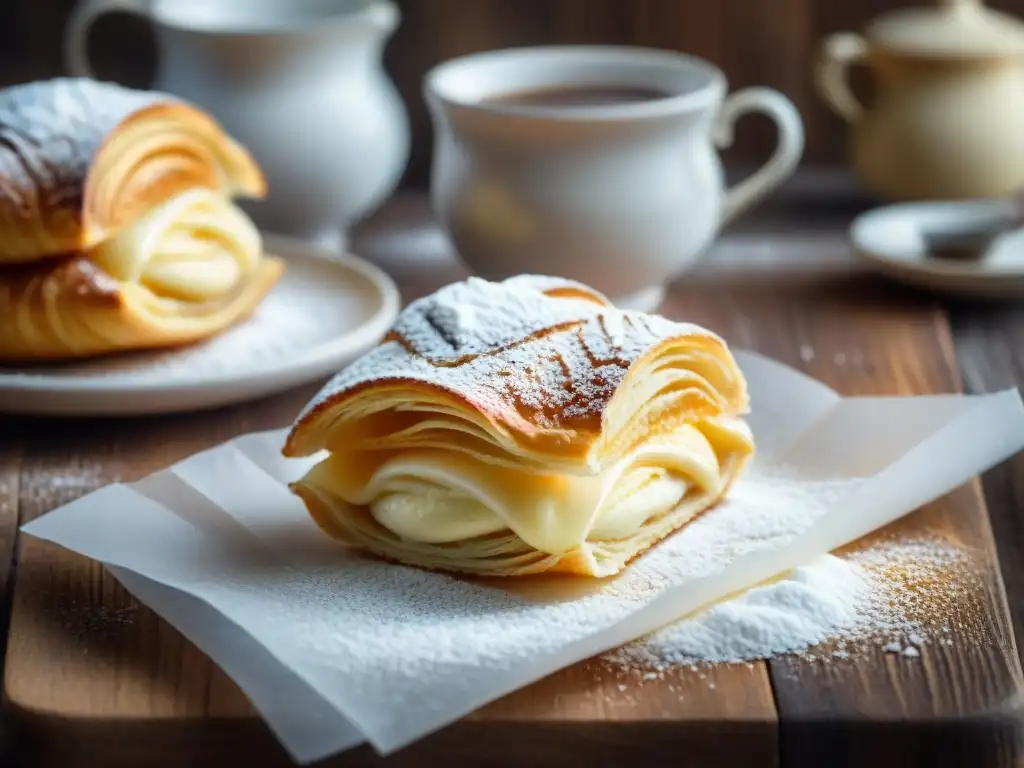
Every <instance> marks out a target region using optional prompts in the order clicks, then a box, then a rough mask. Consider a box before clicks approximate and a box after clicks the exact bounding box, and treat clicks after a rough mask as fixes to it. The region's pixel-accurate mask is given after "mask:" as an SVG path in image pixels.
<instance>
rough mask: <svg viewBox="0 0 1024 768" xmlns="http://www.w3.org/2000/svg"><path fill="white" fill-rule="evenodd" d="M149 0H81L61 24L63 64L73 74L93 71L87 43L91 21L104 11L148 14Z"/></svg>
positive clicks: (91, 73) (81, 74)
mask: <svg viewBox="0 0 1024 768" xmlns="http://www.w3.org/2000/svg"><path fill="white" fill-rule="evenodd" d="M148 11H149V0H80V2H79V3H78V4H77V5H76V6H75V10H74V11H73V12H72V13H71V18H69V19H68V24H67V26H66V27H65V28H64V64H65V66H66V67H67V68H68V72H69V73H70V74H71V75H72V76H73V77H91V78H93V79H96V73H95V72H94V71H93V69H92V65H91V64H90V63H89V52H88V48H87V43H88V40H89V28H90V27H91V26H92V23H93V22H94V21H96V19H98V18H99V17H100V16H102V15H103V14H105V13H131V14H135V15H136V16H142V17H144V18H148V16H149V13H148Z"/></svg>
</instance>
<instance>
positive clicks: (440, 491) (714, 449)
mask: <svg viewBox="0 0 1024 768" xmlns="http://www.w3.org/2000/svg"><path fill="white" fill-rule="evenodd" d="M747 407H748V397H747V389H746V382H745V380H744V378H743V375H742V373H741V372H740V370H739V368H738V366H737V365H736V362H735V360H734V358H733V357H732V355H731V353H730V352H729V350H728V348H727V347H726V345H725V343H724V342H723V341H722V340H721V339H720V338H718V337H717V336H715V335H714V334H712V333H710V332H709V331H706V330H704V329H702V328H700V327H698V326H695V325H690V324H684V323H674V322H670V321H668V320H665V319H664V318H661V317H657V316H651V315H645V314H642V313H636V312H623V311H620V310H618V309H616V308H615V307H613V306H611V304H610V303H609V302H608V301H607V299H605V298H604V297H603V296H601V295H600V294H598V293H597V292H595V291H593V290H592V289H590V288H588V287H586V286H583V285H580V284H578V283H573V282H570V281H567V280H562V279H559V278H550V277H536V276H523V277H517V278H513V279H511V280H506V281H504V282H502V283H490V282H487V281H484V280H480V279H476V278H471V279H469V280H468V281H466V282H463V283H457V284H454V285H451V286H448V287H447V288H444V289H442V290H441V291H439V292H438V293H436V294H434V295H432V296H429V297H426V298H424V299H420V300H418V301H415V302H413V303H412V304H410V305H409V306H408V307H407V308H406V309H405V310H404V311H403V312H402V313H401V315H399V318H398V320H397V322H396V324H395V327H394V328H393V330H392V331H391V333H390V334H389V335H388V336H387V337H386V338H385V340H384V342H383V343H382V344H381V345H380V346H378V347H377V348H375V349H374V350H373V351H371V352H370V353H368V354H367V355H365V356H364V357H362V358H361V359H360V360H358V361H357V362H356V363H354V364H353V365H352V366H351V367H349V368H348V369H346V370H345V371H343V372H341V373H340V374H338V376H336V377H335V378H334V379H333V380H332V381H331V382H330V383H329V384H328V385H327V386H326V387H325V388H324V389H323V390H322V391H321V392H320V393H319V394H318V395H317V396H316V397H315V398H314V399H313V400H312V402H310V403H309V405H307V407H306V408H305V409H304V410H303V412H302V413H301V414H300V416H299V418H298V420H297V421H296V423H295V425H294V427H293V428H292V430H291V433H290V434H289V436H288V439H287V441H286V444H285V448H284V452H285V455H288V456H308V455H313V454H315V453H317V452H320V451H326V452H327V453H326V457H325V458H324V459H323V460H322V461H320V462H319V463H318V464H316V465H315V466H314V467H313V468H312V469H311V470H310V471H309V472H308V473H307V474H306V475H305V476H304V477H303V478H301V479H300V480H298V481H297V482H295V483H294V484H293V485H292V488H293V490H294V491H295V492H296V493H297V494H298V495H299V496H300V497H301V498H302V499H303V501H304V502H305V503H306V506H307V508H308V509H309V512H310V514H311V515H312V517H313V518H314V520H315V521H316V522H317V523H318V524H319V525H320V527H321V528H322V529H323V530H324V531H326V532H327V533H328V534H330V535H331V536H333V537H335V538H337V539H340V540H341V541H343V542H347V543H349V544H352V545H356V546H358V547H361V548H363V549H365V550H368V551H370V552H372V553H375V554H377V555H379V556H382V557H385V558H388V559H392V560H397V561H400V562H403V563H408V564H412V565H417V566H421V567H426V568H434V569H442V570H451V571H462V572H468V573H477V574H486V575H495V576H509V575H519V574H528V573H539V572H545V571H561V572H569V573H578V574H585V575H591V576H598V577H601V576H608V575H611V574H614V573H616V572H618V571H619V570H621V569H622V568H623V566H624V565H625V564H626V563H627V562H628V561H629V560H630V559H631V558H633V557H635V556H636V555H638V554H640V553H641V552H643V551H645V550H646V549H647V548H649V547H650V546H651V545H653V544H654V543H656V542H657V541H659V540H660V539H662V538H664V537H665V536H667V535H668V534H670V533H671V532H673V531H675V530H676V529H678V528H679V527H681V526H682V525H684V524H685V523H686V522H687V521H689V520H690V519H692V518H693V517H694V516H695V515H697V514H700V513H701V512H703V511H704V510H706V509H707V508H709V507H710V506H711V505H713V504H714V503H715V502H716V501H717V500H718V499H720V498H721V497H722V495H723V494H724V493H725V492H726V490H727V489H728V487H729V485H730V483H731V482H732V481H733V480H734V479H735V477H736V476H737V474H738V473H739V471H740V470H741V468H742V466H743V465H744V463H745V462H746V460H747V459H748V458H749V456H750V455H751V454H752V452H753V450H754V444H753V438H752V436H751V434H750V431H749V429H748V428H747V426H746V424H745V422H744V421H743V420H742V415H743V414H744V413H745V412H746V411H747Z"/></svg>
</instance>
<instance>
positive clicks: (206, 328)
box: [0, 80, 284, 362]
mask: <svg viewBox="0 0 1024 768" xmlns="http://www.w3.org/2000/svg"><path fill="white" fill-rule="evenodd" d="M264 193H265V185H264V182H263V176H262V173H261V172H260V169H259V167H258V166H257V165H256V163H255V162H254V161H253V159H252V158H251V157H250V156H249V155H248V153H247V152H246V151H245V150H244V149H242V148H241V147H240V146H239V145H238V144H236V143H235V142H234V141H233V140H232V139H231V138H230V137H228V136H227V135H226V134H225V133H224V132H223V131H222V130H221V128H220V127H219V126H218V125H217V124H216V123H215V122H214V121H213V120H212V119H211V118H210V117H208V116H206V115H205V114H204V113H202V112H201V111H199V110H197V109H195V108H194V107H190V106H188V105H185V104H183V103H180V102H178V101H176V100H174V99H173V98H171V97H169V96H163V95H161V94H154V93H147V92H139V91H131V90H128V89H125V88H121V87H120V86H115V85H107V84H102V83H96V82H93V81H89V80H53V81H49V82H43V83H31V84H29V85H24V86H17V87H14V88H10V89H8V90H6V91H2V92H0V361H5V362H14V361H19V362H20V361H36V360H61V359H74V358H83V357H90V356H94V355H100V354H105V353H110V352H117V351H122V350H130V349H150V348H157V347H166V346H174V345H180V344H186V343H189V342H193V341H196V340H199V339H203V338H205V337H207V336H210V335H212V334H214V333H217V332H219V331H222V330H224V329H225V328H227V327H229V326H230V325H231V324H233V323H234V322H236V321H237V320H239V319H240V318H243V317H245V316H247V315H248V314H250V313H251V312H252V311H253V310H254V309H255V308H256V306H257V305H258V304H259V302H260V301H261V300H262V299H263V298H264V296H266V294H267V292H268V291H269V290H270V289H271V288H272V287H273V285H274V284H275V283H276V282H277V280H278V279H279V278H280V276H281V274H282V272H283V270H284V268H283V264H282V262H281V261H279V260H278V259H276V258H274V257H272V256H267V255H265V254H264V253H263V243H262V238H261V237H260V234H259V232H258V231H257V229H256V227H255V226H254V225H253V223H252V222H251V221H250V220H249V219H248V217H246V215H245V214H244V213H243V212H242V211H241V209H239V208H238V207H236V206H235V205H234V204H233V202H232V200H231V197H232V196H235V195H237V196H245V197H259V196H262V195H263V194H264Z"/></svg>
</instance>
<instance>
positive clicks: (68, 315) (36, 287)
mask: <svg viewBox="0 0 1024 768" xmlns="http://www.w3.org/2000/svg"><path fill="white" fill-rule="evenodd" d="M283 271H284V265H283V263H282V262H281V261H280V260H279V259H277V258H274V257H273V256H268V255H265V254H264V253H263V242H262V238H261V237H260V233H259V231H258V230H257V229H256V227H255V226H254V225H253V223H252V222H251V221H250V220H249V219H248V218H247V217H246V216H245V214H244V213H242V211H240V210H239V209H238V208H236V207H235V206H234V205H232V203H231V201H230V200H227V199H226V198H224V197H223V196H222V195H220V194H219V193H217V192H213V191H211V190H208V189H204V188H202V187H197V188H194V189H189V190H187V191H185V192H182V193H180V194H178V195H176V196H174V197H172V198H171V199H170V200H168V201H166V202H165V203H163V204H161V205H159V206H157V207H156V208H155V209H153V210H152V211H150V212H149V213H147V214H145V215H144V216H143V217H142V218H140V219H137V220H136V221H135V222H134V223H133V224H132V225H131V226H129V227H127V228H125V229H124V230H122V231H121V232H120V233H119V234H118V235H117V236H116V237H114V238H111V239H110V240H105V241H104V242H102V243H100V244H99V245H97V246H95V247H94V248H92V249H91V250H89V251H87V252H85V253H82V254H75V255H70V256H63V257H58V258H53V259H47V260H45V261H37V262H32V263H29V264H22V265H17V266H8V267H5V268H0V319H2V322H0V360H8V361H27V360H54V359H67V358H81V357H90V356H94V355H100V354H104V353H108V352H114V351H120V350H129V349H150V348H157V347H167V346H175V345H180V344H186V343H189V342H193V341H196V340H199V339H203V338H206V337H207V336H210V335H212V334H214V333H217V332H219V331H221V330H223V329H225V328H227V327H228V326H230V325H232V324H233V323H234V322H236V321H237V320H239V319H240V318H242V317H245V316H247V315H249V314H250V313H251V312H252V311H253V310H254V309H255V308H256V306H257V305H258V304H259V303H260V301H261V300H262V299H263V297H264V296H266V294H267V292H268V291H269V290H270V289H271V288H272V287H273V286H274V284H275V283H276V282H277V280H278V279H279V278H280V277H281V274H282V273H283Z"/></svg>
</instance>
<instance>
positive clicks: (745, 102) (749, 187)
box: [714, 88, 804, 226]
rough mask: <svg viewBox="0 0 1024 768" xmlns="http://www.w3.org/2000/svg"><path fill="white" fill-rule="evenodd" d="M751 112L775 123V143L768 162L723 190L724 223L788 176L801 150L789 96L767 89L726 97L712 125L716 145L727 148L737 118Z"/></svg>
mask: <svg viewBox="0 0 1024 768" xmlns="http://www.w3.org/2000/svg"><path fill="white" fill-rule="evenodd" d="M752 111H756V112H763V113H765V114H766V115H768V116H769V117H770V118H771V119H772V120H773V121H774V122H775V124H776V125H777V126H778V129H779V140H778V144H777V145H776V147H775V152H774V153H772V156H771V157H770V158H769V160H768V162H767V163H765V164H764V165H763V166H761V168H759V169H758V170H757V171H755V172H754V173H752V174H751V175H750V176H748V177H747V178H745V179H743V181H741V182H739V183H738V184H736V185H735V186H734V187H733V188H732V189H730V190H729V191H728V192H726V194H725V204H724V206H723V210H722V221H721V224H722V225H723V226H724V225H725V224H728V223H729V222H730V221H732V220H733V219H734V218H736V216H738V215H739V214H740V213H742V212H743V211H745V210H746V209H747V208H749V207H750V206H752V205H753V204H754V203H756V202H757V201H758V200H760V199H761V198H763V197H764V196H765V195H767V194H768V193H769V192H771V191H772V190H773V189H775V188H776V187H777V186H779V185H780V184H781V183H782V182H784V181H785V180H786V179H787V178H789V177H790V176H791V175H792V173H793V171H794V170H796V166H797V164H798V163H799V162H800V157H801V156H802V155H803V152H804V127H803V123H802V122H801V121H800V113H799V112H797V110H796V107H794V106H793V104H792V102H791V101H790V100H789V99H787V98H786V97H785V96H783V95H782V94H781V93H779V92H778V91H773V90H771V89H770V88H745V89H744V90H742V91H737V92H736V93H734V94H732V95H731V96H729V97H728V98H727V99H726V100H725V103H724V104H723V105H722V110H721V112H719V114H718V119H717V122H716V124H715V133H714V140H715V146H717V147H718V148H719V149H725V148H727V147H729V146H730V145H731V144H732V139H733V125H734V124H735V122H736V120H737V118H739V117H740V116H741V115H742V114H744V113H745V112H752Z"/></svg>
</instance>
